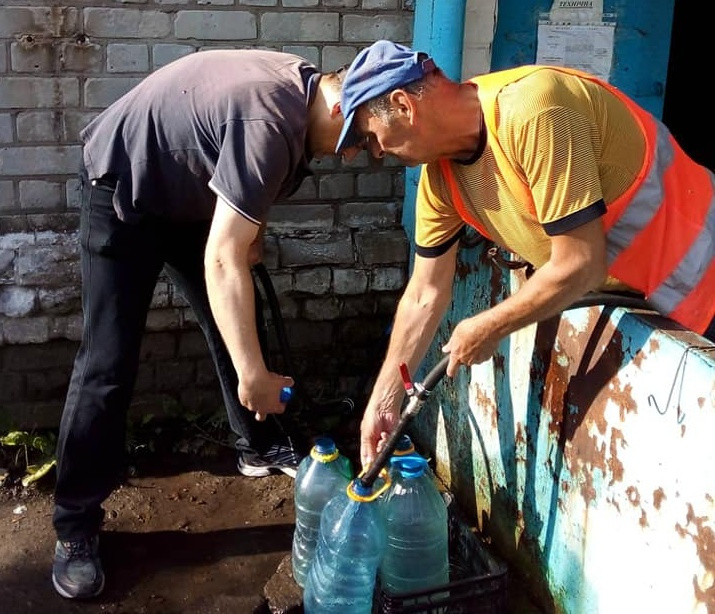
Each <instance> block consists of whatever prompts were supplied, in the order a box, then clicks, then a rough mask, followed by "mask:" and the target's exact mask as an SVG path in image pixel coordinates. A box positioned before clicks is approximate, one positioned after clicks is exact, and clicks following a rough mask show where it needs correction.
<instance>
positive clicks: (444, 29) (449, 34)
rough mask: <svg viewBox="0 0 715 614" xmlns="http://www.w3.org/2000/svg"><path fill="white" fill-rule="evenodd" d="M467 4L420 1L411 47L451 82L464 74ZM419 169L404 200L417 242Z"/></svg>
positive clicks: (405, 219)
mask: <svg viewBox="0 0 715 614" xmlns="http://www.w3.org/2000/svg"><path fill="white" fill-rule="evenodd" d="M466 4H467V1H466V0H417V2H416V4H415V24H414V37H413V43H412V47H413V48H414V49H415V50H416V51H424V52H425V53H428V54H429V55H430V56H431V57H433V58H434V60H435V62H436V63H437V66H439V67H440V68H441V69H442V71H443V72H444V73H445V74H446V75H447V76H448V77H451V78H452V79H455V80H459V79H460V78H461V74H462V49H463V46H464V12H465V7H466ZM419 170H420V169H419V167H416V168H408V169H406V170H405V200H404V203H403V207H402V225H403V226H404V227H405V231H406V233H407V236H408V237H409V238H410V240H412V239H413V238H414V234H415V232H414V227H415V197H416V194H417V182H418V181H419Z"/></svg>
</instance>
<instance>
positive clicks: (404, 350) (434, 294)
mask: <svg viewBox="0 0 715 614" xmlns="http://www.w3.org/2000/svg"><path fill="white" fill-rule="evenodd" d="M458 248H459V243H455V244H454V245H453V246H452V247H451V248H450V249H449V250H448V251H447V252H446V253H445V254H443V255H441V256H438V257H436V258H424V257H421V256H419V255H418V256H415V263H414V267H413V271H412V275H411V276H410V280H409V282H408V284H407V287H406V288H405V292H404V294H403V295H402V298H401V299H400V302H399V305H398V306H397V312H396V314H395V320H394V322H393V327H392V333H391V335H390V343H389V345H388V348H387V353H386V356H385V360H384V361H383V364H382V367H381V368H380V372H379V374H378V376H377V379H376V381H375V385H374V387H373V391H372V394H371V395H370V400H369V401H368V404H367V407H366V409H365V414H364V416H363V421H362V425H361V427H360V430H361V439H360V441H361V460H362V463H363V465H368V464H369V463H370V462H372V460H373V459H374V457H375V454H376V447H377V443H378V441H379V440H380V438H381V435H382V434H383V433H389V432H391V430H392V428H393V427H394V425H395V424H396V422H397V418H398V416H399V411H400V408H401V405H402V401H403V399H404V393H405V389H404V385H403V383H402V379H401V377H400V370H399V365H400V364H401V363H405V364H406V365H407V366H408V368H409V369H410V372H411V373H414V372H415V370H416V369H417V368H418V367H419V365H420V362H421V360H422V358H423V357H424V355H425V354H426V352H427V349H428V348H429V346H430V344H431V342H432V339H433V338H434V335H435V332H436V331H437V327H438V326H439V324H440V322H441V320H442V316H443V315H444V313H445V311H446V309H447V306H448V305H449V304H450V302H451V300H452V283H453V280H454V271H455V265H456V258H457V250H458Z"/></svg>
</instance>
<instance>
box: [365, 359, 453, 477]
mask: <svg viewBox="0 0 715 614" xmlns="http://www.w3.org/2000/svg"><path fill="white" fill-rule="evenodd" d="M448 364H449V355H447V356H445V357H444V358H442V360H440V361H439V362H438V363H437V365H435V366H434V367H432V369H431V370H430V372H429V373H428V374H427V375H426V377H425V378H424V380H422V383H420V384H415V387H414V388H415V391H414V393H413V394H412V396H411V397H410V399H409V401H408V405H407V409H405V411H403V412H402V414H401V415H400V419H399V420H398V421H397V425H396V426H395V428H394V429H393V431H392V433H390V436H389V437H388V439H387V441H386V442H385V445H384V446H383V448H382V450H380V452H379V453H378V455H377V457H376V458H375V460H374V461H373V463H372V464H371V465H370V467H368V469H367V471H365V474H364V475H362V476H361V477H360V478H358V479H359V480H360V482H361V484H362V485H363V486H364V487H366V488H369V487H370V486H372V485H373V483H374V482H375V480H376V479H377V478H378V476H379V475H380V472H381V471H382V469H383V468H384V467H385V466H386V465H387V463H388V462H389V461H390V457H391V456H392V453H393V452H394V451H395V448H396V447H397V444H398V442H399V439H400V437H402V434H403V433H404V432H405V431H406V430H407V426H408V424H409V423H410V422H411V421H412V419H413V418H414V417H415V416H416V415H417V413H418V412H419V409H420V407H421V406H422V404H423V403H424V402H425V401H426V400H427V397H429V395H430V393H431V392H432V391H433V390H434V388H435V386H437V384H438V383H439V381H440V380H441V379H442V378H443V377H444V375H445V373H447V365H448Z"/></svg>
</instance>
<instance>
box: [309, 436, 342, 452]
mask: <svg viewBox="0 0 715 614" xmlns="http://www.w3.org/2000/svg"><path fill="white" fill-rule="evenodd" d="M313 445H314V447H315V451H316V452H317V453H318V454H333V453H334V452H335V450H336V446H335V442H334V441H333V440H332V439H331V438H330V437H318V438H317V439H316V440H315V444H313Z"/></svg>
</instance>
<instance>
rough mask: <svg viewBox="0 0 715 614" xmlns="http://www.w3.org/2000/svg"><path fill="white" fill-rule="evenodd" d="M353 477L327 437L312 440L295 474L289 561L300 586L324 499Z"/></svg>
mask: <svg viewBox="0 0 715 614" xmlns="http://www.w3.org/2000/svg"><path fill="white" fill-rule="evenodd" d="M351 479H352V468H351V466H350V460H349V459H348V458H347V457H345V456H342V455H341V454H340V452H339V451H338V448H337V446H336V445H335V441H333V440H332V439H331V438H330V437H319V438H318V439H316V440H315V444H314V445H313V447H312V449H311V451H310V454H309V455H308V456H306V457H305V458H304V459H303V460H302V461H301V463H300V465H299V466H298V472H297V474H296V476H295V488H294V501H295V530H294V531H293V550H292V555H291V562H292V566H293V578H294V579H295V581H296V583H297V584H298V585H299V586H301V587H303V586H305V579H306V577H307V576H308V570H309V569H310V565H311V563H312V562H313V556H314V554H315V546H316V544H317V542H318V534H319V532H320V514H321V513H322V511H323V508H324V507H325V505H326V503H328V501H330V499H332V498H333V497H334V496H335V495H337V494H338V493H341V492H343V491H344V490H345V489H346V488H347V486H348V484H349V483H350V480H351Z"/></svg>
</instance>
